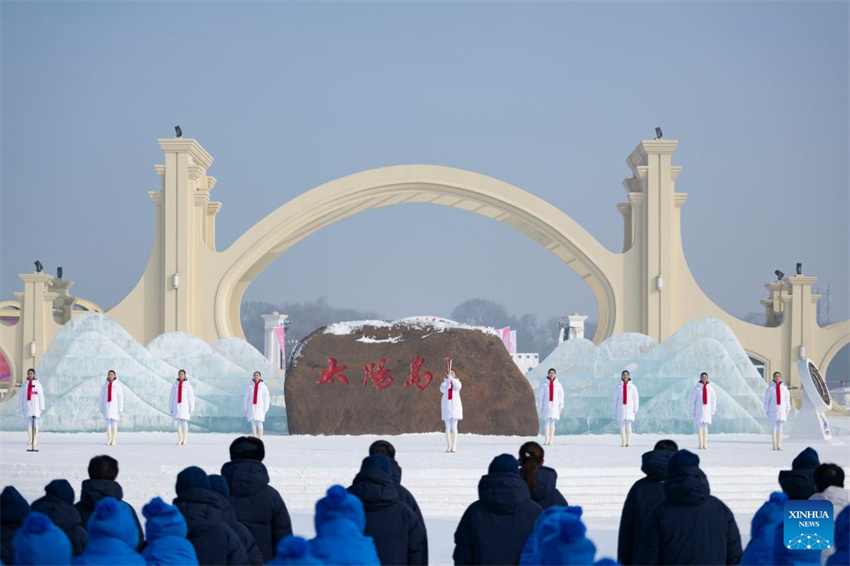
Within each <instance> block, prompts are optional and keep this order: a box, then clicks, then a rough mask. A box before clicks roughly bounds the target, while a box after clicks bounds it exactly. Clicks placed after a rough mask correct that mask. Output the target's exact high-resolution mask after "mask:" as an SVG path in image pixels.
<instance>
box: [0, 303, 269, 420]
mask: <svg viewBox="0 0 850 566" xmlns="http://www.w3.org/2000/svg"><path fill="white" fill-rule="evenodd" d="M36 369H37V371H38V376H39V380H40V381H41V383H42V386H43V387H44V390H45V398H46V400H47V410H46V411H45V414H44V417H43V419H42V429H43V430H45V431H61V432H85V431H101V430H103V428H104V425H103V420H102V418H101V416H100V413H99V412H98V399H99V395H100V388H101V385H102V384H103V383H104V381H105V379H106V372H107V371H108V370H110V369H114V370H115V371H116V372H117V374H118V378H119V379H120V380H121V382H122V384H123V385H124V395H125V403H124V409H125V410H124V413H123V414H122V415H121V423H120V425H119V426H120V430H123V431H171V430H172V429H173V422H172V420H171V416H170V414H169V413H168V394H169V391H170V386H171V383H172V381H173V380H174V379H175V377H176V376H177V370H178V369H185V370H186V372H187V375H188V377H189V379H190V380H191V381H192V385H193V387H194V389H195V395H196V396H197V405H196V409H195V414H194V415H193V416H192V421H191V427H192V428H193V429H194V430H197V431H209V432H234V433H238V432H247V431H249V430H250V428H249V425H248V422H247V420H246V418H245V412H244V411H243V409H242V395H243V394H244V392H245V388H246V387H247V385H248V384H249V383H250V379H251V375H252V374H253V372H254V371H260V372H262V374H263V378H264V379H265V381H266V385H268V387H269V390H270V391H271V393H272V407H271V409H270V411H269V413H268V415H267V417H266V430H267V431H274V432H285V431H286V413H285V408H284V403H283V380H282V378H281V377H280V376H279V375H277V373H276V372H275V371H274V368H272V367H271V365H270V364H269V362H268V361H267V360H266V359H265V357H263V355H262V354H260V353H259V352H258V351H257V350H256V349H255V348H254V347H253V346H251V345H250V344H248V343H247V342H245V341H243V340H240V339H238V338H224V339H222V340H219V341H218V342H216V343H215V344H213V345H209V344H207V343H206V342H204V341H203V340H201V339H200V338H197V337H195V336H192V335H191V334H187V333H184V332H171V333H167V334H163V335H161V336H158V337H157V338H155V339H154V340H152V341H151V342H150V344H148V347H147V348H145V347H143V346H142V345H141V344H139V343H138V342H136V341H135V340H134V339H133V337H132V336H130V334H129V333H127V331H125V330H124V329H123V328H122V327H121V326H120V325H118V323H116V322H115V321H113V320H112V319H110V318H109V317H107V316H105V315H102V314H99V313H91V314H85V315H81V316H78V317H75V318H74V319H72V320H71V321H70V322H68V323H67V324H66V325H65V326H64V328H63V329H62V330H61V331H60V332H59V334H57V335H56V337H55V338H54V339H53V341H52V342H51V343H50V347H49V348H48V351H47V353H46V354H45V356H44V357H43V358H42V361H41V365H40V366H39V367H38V368H36ZM22 426H23V420H22V418H21V416H20V412H19V410H18V399H17V396H14V397H13V398H10V399H8V400H7V401H5V402H4V403H2V404H0V429H2V430H20V429H21V427H22Z"/></svg>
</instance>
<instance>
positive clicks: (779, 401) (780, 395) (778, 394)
mask: <svg viewBox="0 0 850 566" xmlns="http://www.w3.org/2000/svg"><path fill="white" fill-rule="evenodd" d="M779 385H780V384H779V383H777V384H776V404H777V405H781V404H782V394H781V393H780V389H779Z"/></svg>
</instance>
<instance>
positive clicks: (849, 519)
mask: <svg viewBox="0 0 850 566" xmlns="http://www.w3.org/2000/svg"><path fill="white" fill-rule="evenodd" d="M834 530H835V554H833V555H832V556H830V557H829V558H827V559H826V564H827V566H846V565H847V564H850V505H848V506H847V507H845V508H844V511H842V512H841V513H839V514H838V517H836V518H835V523H834Z"/></svg>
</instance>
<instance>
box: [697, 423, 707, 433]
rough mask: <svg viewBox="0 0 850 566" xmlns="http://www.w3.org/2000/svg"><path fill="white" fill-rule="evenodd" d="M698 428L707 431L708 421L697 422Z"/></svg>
mask: <svg viewBox="0 0 850 566" xmlns="http://www.w3.org/2000/svg"><path fill="white" fill-rule="evenodd" d="M699 429H700V430H705V431H707V430H708V423H699Z"/></svg>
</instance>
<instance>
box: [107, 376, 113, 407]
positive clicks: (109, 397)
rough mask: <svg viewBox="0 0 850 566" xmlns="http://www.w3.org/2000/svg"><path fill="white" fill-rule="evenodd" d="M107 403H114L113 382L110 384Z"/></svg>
mask: <svg viewBox="0 0 850 566" xmlns="http://www.w3.org/2000/svg"><path fill="white" fill-rule="evenodd" d="M106 402H107V403H112V382H111V381H110V382H109V389H108V391H107V393H106Z"/></svg>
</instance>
